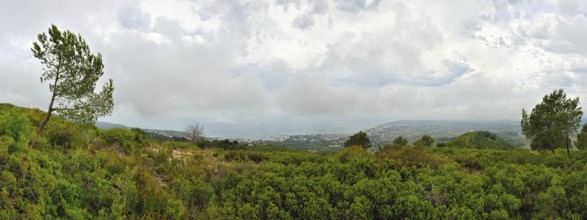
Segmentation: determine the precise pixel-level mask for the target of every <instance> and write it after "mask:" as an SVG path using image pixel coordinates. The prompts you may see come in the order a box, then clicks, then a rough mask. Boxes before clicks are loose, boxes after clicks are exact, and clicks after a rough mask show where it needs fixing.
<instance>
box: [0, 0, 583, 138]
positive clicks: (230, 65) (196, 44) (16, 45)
mask: <svg viewBox="0 0 587 220" xmlns="http://www.w3.org/2000/svg"><path fill="white" fill-rule="evenodd" d="M31 4H32V5H35V7H30V5H31ZM31 4H23V3H19V2H7V3H6V4H5V5H3V7H2V8H0V19H2V20H3V21H4V22H2V23H0V28H1V29H2V30H3V32H2V33H0V77H1V79H2V80H0V102H11V103H14V104H18V105H23V106H32V107H39V108H45V107H46V105H47V101H48V89H47V85H42V84H40V83H39V80H38V78H39V76H40V74H41V72H42V66H41V65H40V63H39V62H38V61H37V60H35V59H34V58H33V57H32V54H31V53H30V45H31V43H32V42H33V41H34V40H35V36H36V35H37V34H38V33H40V32H44V31H46V30H47V28H48V27H49V25H50V24H51V23H55V24H56V25H57V26H58V27H60V28H61V29H69V30H72V31H73V32H76V33H80V34H81V35H82V36H83V37H84V38H85V39H86V40H87V42H88V43H89V45H90V47H91V48H92V50H93V51H99V52H101V53H102V54H103V56H104V64H105V67H106V71H105V72H106V74H105V77H106V78H113V79H114V83H115V87H116V90H115V111H114V114H113V115H112V116H111V117H109V118H105V119H104V120H107V121H108V120H111V121H114V122H119V123H125V124H128V125H130V126H141V127H152V128H164V129H183V128H184V127H185V126H186V125H187V124H190V123H194V122H199V123H201V124H204V126H205V127H206V129H207V132H206V133H207V134H208V135H211V136H227V137H239V136H242V137H265V136H270V135H274V134H286V133H314V132H351V131H354V130H359V129H364V128H366V127H370V126H373V125H375V124H378V123H385V122H388V121H391V120H397V119H479V118H483V119H516V120H517V119H518V118H519V116H520V111H521V108H531V107H532V106H533V105H535V104H536V103H537V102H539V101H540V98H541V97H542V96H543V95H544V94H547V93H549V92H551V91H552V90H553V89H557V88H564V89H566V90H567V91H569V94H573V95H578V96H580V95H582V94H585V92H587V91H585V89H584V88H583V87H584V86H582V85H584V84H585V74H586V73H587V71H586V70H587V59H586V55H587V54H585V51H587V43H586V42H585V41H584V40H583V39H586V38H587V32H586V31H585V30H587V4H586V3H585V2H583V1H579V0H566V1H554V2H542V1H539V2H535V1H491V2H476V1H467V0H462V1H448V0H441V1H434V2H420V1H378V0H353V1H342V0H320V1H307V0H278V1H229V0H222V1H200V0H196V1H187V0H173V1H172V2H161V1H134V0H128V1H100V2H93V3H88V2H77V1H68V0H60V1H58V2H57V3H55V2H51V3H48V2H45V1H37V2H35V3H31ZM64 4H66V5H68V7H61V5H64Z"/></svg>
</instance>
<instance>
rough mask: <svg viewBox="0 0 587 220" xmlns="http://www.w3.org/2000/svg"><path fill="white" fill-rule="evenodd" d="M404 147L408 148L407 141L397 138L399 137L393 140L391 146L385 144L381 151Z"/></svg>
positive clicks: (400, 137)
mask: <svg viewBox="0 0 587 220" xmlns="http://www.w3.org/2000/svg"><path fill="white" fill-rule="evenodd" d="M405 146H408V139H405V138H404V137H402V136H399V137H396V138H395V139H393V141H392V142H391V144H386V145H385V146H383V150H388V149H392V148H398V147H405Z"/></svg>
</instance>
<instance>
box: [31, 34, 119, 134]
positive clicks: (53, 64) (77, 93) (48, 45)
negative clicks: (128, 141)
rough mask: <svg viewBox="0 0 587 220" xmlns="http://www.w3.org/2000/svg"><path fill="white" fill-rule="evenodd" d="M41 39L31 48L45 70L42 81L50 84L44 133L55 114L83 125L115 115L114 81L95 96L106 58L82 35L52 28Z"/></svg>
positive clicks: (43, 122) (108, 83) (41, 128)
mask: <svg viewBox="0 0 587 220" xmlns="http://www.w3.org/2000/svg"><path fill="white" fill-rule="evenodd" d="M47 33H48V35H49V36H47V34H46V33H41V34H39V35H38V36H37V40H38V42H34V43H33V47H32V48H31V50H32V52H33V55H34V56H35V58H37V59H39V60H40V61H41V64H43V65H44V66H45V67H44V68H43V70H44V73H43V74H42V76H41V82H46V81H49V82H50V85H49V90H50V91H51V93H52V95H51V101H50V103H49V109H48V110H47V115H46V117H45V118H44V119H43V121H42V122H41V124H40V125H39V130H43V128H44V126H45V124H46V123H47V121H48V120H49V118H50V116H51V113H52V112H54V111H55V112H58V113H59V114H60V115H61V116H62V117H64V118H66V119H69V120H72V121H75V122H77V123H80V124H85V125H88V124H93V123H94V122H95V121H96V120H97V118H98V117H100V116H105V115H108V114H110V113H111V112H112V109H113V107H114V101H113V99H112V93H113V91H114V87H113V86H112V79H110V80H109V81H108V82H107V83H106V84H104V86H103V87H102V91H101V92H99V93H94V89H95V87H96V82H97V81H98V80H99V79H100V77H101V76H102V75H103V74H104V71H103V70H104V65H103V64H102V55H101V54H100V53H98V54H93V53H92V52H91V51H90V48H89V47H88V45H87V44H86V41H85V40H84V39H83V38H82V37H81V36H80V35H79V34H78V35H75V34H74V33H72V32H70V31H63V32H62V31H60V30H59V29H58V28H57V27H56V26H55V25H51V27H50V28H49V30H48V32H47Z"/></svg>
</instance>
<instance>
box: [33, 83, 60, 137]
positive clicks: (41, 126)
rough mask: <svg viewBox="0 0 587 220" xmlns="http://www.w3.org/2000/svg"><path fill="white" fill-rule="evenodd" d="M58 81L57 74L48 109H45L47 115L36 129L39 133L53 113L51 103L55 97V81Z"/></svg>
mask: <svg viewBox="0 0 587 220" xmlns="http://www.w3.org/2000/svg"><path fill="white" fill-rule="evenodd" d="M58 80H59V74H58V75H57V76H55V82H54V83H53V95H52V96H51V102H49V107H48V108H47V115H45V118H44V119H43V121H41V124H40V125H39V128H38V131H39V133H40V132H41V131H43V128H45V125H46V124H47V122H48V121H49V119H50V118H51V113H53V110H55V109H54V108H53V102H55V97H56V96H57V81H58Z"/></svg>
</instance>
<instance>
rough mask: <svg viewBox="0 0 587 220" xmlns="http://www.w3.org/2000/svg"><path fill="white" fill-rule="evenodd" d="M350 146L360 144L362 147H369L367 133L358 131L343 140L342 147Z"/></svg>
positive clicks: (369, 141)
mask: <svg viewBox="0 0 587 220" xmlns="http://www.w3.org/2000/svg"><path fill="white" fill-rule="evenodd" d="M351 146H361V147H362V148H365V149H367V148H370V147H371V140H369V137H368V136H367V133H365V132H363V131H359V132H357V133H356V134H354V135H353V136H351V137H350V138H349V139H348V140H347V141H346V142H344V147H351Z"/></svg>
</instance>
